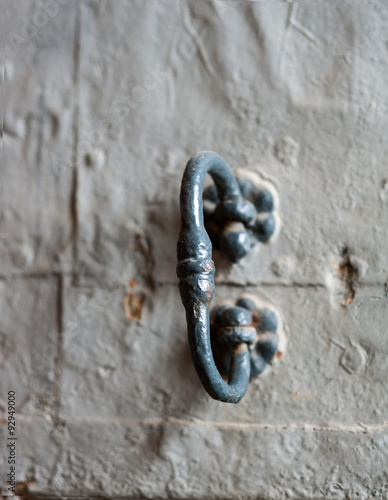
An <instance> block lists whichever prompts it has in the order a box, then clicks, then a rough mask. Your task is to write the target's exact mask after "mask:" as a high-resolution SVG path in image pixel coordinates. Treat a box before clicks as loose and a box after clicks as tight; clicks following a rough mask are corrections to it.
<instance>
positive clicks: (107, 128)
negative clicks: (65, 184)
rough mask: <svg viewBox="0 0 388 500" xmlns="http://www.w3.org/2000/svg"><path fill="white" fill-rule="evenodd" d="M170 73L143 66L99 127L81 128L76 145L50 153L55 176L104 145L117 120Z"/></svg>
mask: <svg viewBox="0 0 388 500" xmlns="http://www.w3.org/2000/svg"><path fill="white" fill-rule="evenodd" d="M171 75H172V71H171V70H167V71H165V70H161V69H160V67H159V66H156V67H155V68H152V67H150V66H146V67H145V73H144V75H143V77H142V80H141V82H140V83H139V84H138V85H136V86H135V87H133V88H132V89H131V90H130V91H129V92H128V93H127V94H121V95H120V96H119V97H117V98H116V99H115V100H114V101H113V102H112V105H111V108H110V109H111V112H110V114H109V115H108V116H107V117H106V118H105V119H104V120H102V122H101V124H100V126H99V127H97V128H94V129H92V130H89V131H86V132H82V133H81V138H80V140H79V141H78V142H77V144H76V146H75V147H74V148H72V149H71V150H70V151H69V152H68V153H67V154H65V155H62V156H61V155H58V156H55V157H53V159H52V168H53V170H54V173H55V175H56V176H57V177H58V178H61V177H63V176H64V175H65V174H66V173H69V172H70V171H71V169H73V168H74V167H75V165H76V164H77V162H78V161H85V157H86V156H87V155H89V154H90V153H91V152H92V151H94V150H95V149H96V148H100V147H103V146H105V141H106V139H107V138H108V137H112V136H113V137H115V136H117V135H118V134H119V123H120V121H123V120H126V119H128V118H129V116H130V113H131V111H133V110H135V109H136V108H137V107H138V106H139V105H141V103H143V102H144V101H145V100H146V99H147V98H148V96H149V95H150V93H152V92H154V91H155V90H156V89H157V88H158V87H159V86H161V85H162V84H163V83H164V82H165V81H167V80H168V79H169V78H171ZM122 168H124V166H122Z"/></svg>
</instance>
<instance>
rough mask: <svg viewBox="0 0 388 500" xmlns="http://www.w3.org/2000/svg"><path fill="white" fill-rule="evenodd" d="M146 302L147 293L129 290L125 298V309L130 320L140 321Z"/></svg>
mask: <svg viewBox="0 0 388 500" xmlns="http://www.w3.org/2000/svg"><path fill="white" fill-rule="evenodd" d="M144 303H145V295H144V294H143V293H138V294H136V293H133V292H128V293H127V295H126V297H125V298H124V311H125V315H126V317H127V318H128V319H129V320H130V321H138V320H139V319H141V315H142V312H143V306H144Z"/></svg>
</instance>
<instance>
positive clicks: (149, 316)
mask: <svg viewBox="0 0 388 500" xmlns="http://www.w3.org/2000/svg"><path fill="white" fill-rule="evenodd" d="M1 3H2V12H3V14H4V15H2V16H1V19H0V23H1V35H2V40H3V41H2V45H3V47H4V48H5V50H4V58H3V59H2V61H1V64H2V65H3V66H4V69H5V73H4V74H5V82H4V85H3V88H2V93H1V100H2V109H3V110H4V113H3V147H2V164H1V219H0V224H1V226H0V244H1V252H0V274H1V280H0V292H1V293H0V304H1V315H0V335H1V337H0V339H1V352H0V388H1V394H0V397H1V400H0V404H1V407H0V411H1V412H2V414H1V418H2V419H3V418H5V417H6V414H5V413H4V409H5V397H6V393H7V390H9V389H14V390H15V391H16V394H17V403H18V409H19V413H18V416H17V426H18V427H17V429H18V431H17V435H18V466H17V479H18V481H20V483H22V485H21V486H20V487H19V488H20V489H23V487H24V486H23V485H25V484H26V483H27V482H28V489H29V491H30V492H35V493H36V495H37V496H38V497H39V496H43V495H45V494H46V495H47V494H56V495H59V496H61V495H62V496H65V495H75V496H78V497H82V496H83V497H88V496H89V497H91V496H95V495H101V496H105V497H114V498H117V497H118V496H123V497H128V498H140V497H147V498H203V499H205V498H206V499H208V498H217V499H226V498H243V499H245V498H260V499H261V498H263V499H271V500H275V499H286V498H292V499H301V498H303V499H312V498H315V499H316V498H328V499H333V500H334V499H335V500H337V499H339V500H342V499H349V498H351V499H365V500H366V499H370V498H381V499H385V498H387V497H388V477H387V473H386V464H387V458H388V456H387V455H388V453H387V445H388V442H387V425H386V423H387V420H388V418H387V407H388V401H387V390H386V387H387V375H386V374H387V361H386V359H387V352H388V343H387V333H388V332H387V324H388V305H387V287H386V285H385V284H386V283H387V278H388V254H387V244H386V242H387V239H388V217H387V209H388V170H387V163H386V158H387V142H386V137H387V133H388V130H387V120H386V116H387V109H388V98H387V92H386V89H387V87H388V41H387V32H388V7H387V5H386V4H385V3H384V2H376V1H373V2H368V3H361V2H352V3H350V2H342V3H341V4H335V3H331V2H314V4H311V5H308V4H306V3H299V4H298V5H297V4H292V3H283V2H281V3H280V2H279V3H276V2H272V3H260V2H250V3H248V2H239V1H237V2H221V1H212V2H211V1H209V2H205V1H195V2H194V1H192V2H181V3H179V2H178V1H171V0H169V1H167V0H165V1H158V2H156V1H151V0H147V1H146V2H140V1H131V2H124V1H116V2H106V1H100V2H99V1H80V2H74V1H66V0H52V1H51V2H49V1H48V0H43V2H38V1H36V2H29V1H21V2H17V3H16V2H15V3H13V2H6V1H3V2H1ZM50 9H51V10H50ZM204 149H208V150H214V151H217V152H218V153H219V154H221V155H222V156H223V157H224V158H225V159H226V160H227V161H228V163H229V164H230V165H231V166H232V168H233V169H237V168H251V169H253V170H257V171H258V172H259V173H260V174H261V175H262V176H263V177H265V178H268V179H270V180H271V181H273V182H274V184H275V185H276V187H277V189H278V191H279V195H280V212H281V213H280V215H281V220H282V229H281V232H280V234H279V236H278V237H277V239H276V241H274V242H271V243H270V244H269V245H258V246H256V247H255V248H253V249H252V250H251V252H250V253H249V254H248V255H247V256H246V257H245V258H244V259H243V260H242V261H241V262H240V263H238V264H235V265H233V266H228V265H227V263H226V261H225V260H224V259H223V258H222V256H221V255H220V254H218V253H217V252H215V253H214V260H215V263H216V275H215V280H216V296H215V298H214V300H213V305H214V307H215V306H216V305H217V303H218V302H222V301H223V300H225V299H229V298H230V299H235V298H237V297H239V296H240V295H242V294H243V293H245V292H247V293H256V294H259V295H261V296H262V297H264V298H265V300H268V301H269V302H270V303H272V304H273V305H274V306H275V307H276V308H277V309H278V310H279V311H281V313H282V315H283V318H284V320H285V322H286V324H287V327H288V332H289V342H288V348H287V353H286V356H285V357H284V360H282V361H281V362H280V363H279V364H278V365H277V366H274V367H273V369H272V370H270V371H269V372H268V373H267V374H266V375H265V376H263V377H261V378H260V379H259V380H256V381H254V382H253V383H251V385H250V386H249V388H248V392H247V394H246V396H245V398H244V399H243V401H242V402H241V403H239V404H238V405H236V406H234V405H224V404H222V403H218V402H216V401H213V400H211V399H210V398H209V397H208V395H207V394H206V393H205V391H204V389H203V388H202V386H201V384H200V382H199V380H198V378H197V375H196V373H195V370H194V367H193V366H192V363H191V360H190V354H189V349H188V345H187V339H186V323H185V314H184V309H183V307H182V305H181V302H180V297H179V292H178V288H177V279H176V277H175V276H176V275H175V265H176V241H177V238H178V232H179V207H178V198H179V188H180V182H181V177H182V173H183V169H184V166H185V164H186V162H187V160H188V159H189V157H190V156H191V155H192V154H194V153H196V152H198V151H201V150H204ZM345 247H346V248H347V252H346V251H345V250H344V249H345ZM346 302H347V303H348V304H347V305H343V304H344V303H346ZM2 422H3V423H4V420H2ZM0 429H1V430H0V432H1V433H2V436H3V437H6V427H5V425H2V426H1V427H0ZM3 437H2V439H1V443H2V446H3V443H4V439H3ZM3 451H4V448H3V449H2V453H1V454H0V476H1V477H0V484H1V485H3V484H4V478H5V474H6V472H7V464H6V462H5V459H6V456H5V454H4V453H3Z"/></svg>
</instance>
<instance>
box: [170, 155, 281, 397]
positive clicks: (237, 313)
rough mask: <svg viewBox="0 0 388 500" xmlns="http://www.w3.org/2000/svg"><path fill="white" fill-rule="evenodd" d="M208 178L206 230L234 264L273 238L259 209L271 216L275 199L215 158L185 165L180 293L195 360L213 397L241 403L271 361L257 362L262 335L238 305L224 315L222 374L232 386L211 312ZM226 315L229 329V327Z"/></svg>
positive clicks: (195, 159)
mask: <svg viewBox="0 0 388 500" xmlns="http://www.w3.org/2000/svg"><path fill="white" fill-rule="evenodd" d="M207 173H208V174H210V176H211V177H212V179H213V181H214V183H215V189H213V192H210V191H207V196H206V200H207V202H208V203H207V205H208V206H207V209H206V216H207V222H208V225H207V227H209V228H210V229H209V232H211V233H212V234H213V236H214V237H215V239H216V241H217V245H218V246H219V247H220V249H221V251H223V252H224V253H225V254H226V255H227V256H228V257H229V258H230V260H232V261H234V262H237V261H238V260H240V259H241V258H242V257H243V256H244V255H245V254H246V253H247V252H248V251H249V249H250V248H251V246H252V240H253V238H255V239H256V240H259V241H260V238H261V241H265V240H268V239H269V237H270V236H271V235H272V234H273V233H274V230H275V225H276V224H275V223H273V224H272V225H271V224H268V223H267V226H271V227H270V228H269V230H268V227H267V230H266V229H265V227H264V226H265V224H264V225H263V224H262V223H261V219H260V216H259V215H258V209H257V207H258V205H259V207H264V208H265V209H266V212H265V210H263V212H265V213H270V214H271V213H272V211H273V210H274V204H275V203H274V201H273V200H272V205H271V199H270V198H271V196H268V194H267V195H264V197H263V195H260V194H259V191H258V190H257V189H256V191H255V187H254V185H253V184H252V182H251V181H249V182H251V184H249V186H248V187H249V188H250V189H248V188H247V183H246V182H245V184H244V183H242V182H240V183H239V182H238V181H237V179H236V178H235V177H234V176H233V174H232V171H231V169H230V167H229V166H228V165H227V164H226V163H225V161H224V160H223V159H222V158H221V157H220V156H219V155H218V154H216V153H213V152H203V153H199V154H198V155H196V156H193V157H192V158H191V159H190V160H189V162H188V164H187V166H186V169H185V172H184V175H183V180H182V187H181V195H180V207H181V218H182V227H181V232H180V235H179V240H178V245H177V254H178V265H177V275H178V278H179V291H180V294H181V298H182V302H183V305H184V306H185V308H186V319H187V326H188V336H189V344H190V350H191V356H192V359H193V362H194V366H195V368H196V370H197V373H198V375H199V377H200V379H201V381H202V383H203V385H204V387H205V389H206V391H207V392H208V393H209V394H210V396H212V397H213V398H214V399H217V400H220V401H224V402H230V403H237V402H238V401H240V400H241V398H242V397H243V396H244V394H245V392H246V390H247V386H248V383H249V379H250V376H251V374H258V373H261V372H262V371H263V369H264V368H265V365H266V362H269V359H267V360H266V358H265V356H263V355H262V354H260V356H259V357H257V356H256V357H257V360H256V361H252V359H253V358H252V354H254V353H257V351H254V346H255V345H256V343H257V335H258V331H257V329H256V326H255V325H254V322H253V313H252V311H251V309H250V308H249V307H245V308H244V306H242V307H240V306H237V307H234V308H232V311H229V312H228V311H226V312H225V311H224V312H223V313H222V314H221V316H220V318H221V322H222V328H221V330H222V339H223V344H222V345H223V347H225V348H227V350H228V356H226V357H225V356H223V358H224V361H223V365H222V366H223V368H224V370H223V371H225V370H226V371H227V372H228V375H229V377H228V382H226V381H225V380H224V379H223V377H222V376H221V374H220V372H219V370H218V367H217V365H216V362H215V360H214V357H213V352H212V341H211V339H210V321H209V307H210V303H211V300H212V298H213V295H214V271H215V267H214V262H213V260H212V243H211V240H210V238H209V235H208V233H207V231H206V229H205V222H204V210H203V186H204V180H205V176H206V174H207ZM248 180H249V179H248ZM241 188H242V189H243V190H244V189H245V191H246V195H247V197H249V196H251V197H252V193H253V192H254V195H253V198H254V199H252V201H249V200H247V199H244V197H243V195H242V192H241ZM261 191H263V190H261ZM209 194H210V196H209ZM269 194H270V195H271V193H269ZM260 196H261V197H262V199H261V201H260V202H259V203H255V201H257V200H256V198H257V197H260ZM267 218H268V217H266V219H267ZM266 219H265V220H266ZM263 227H264V229H263ZM258 235H259V236H258ZM263 235H264V236H263ZM251 306H252V304H251ZM244 311H245V312H244ZM225 315H226V317H227V318H229V320H230V324H225V321H226V320H225ZM219 326H220V325H218V323H217V320H216V322H215V331H217V332H218V333H219V331H220V328H219ZM218 333H217V335H218ZM271 342H272V344H271V345H272V351H273V349H274V346H275V344H274V340H273V339H270V342H269V343H268V342H267V344H266V345H267V347H266V349H267V351H268V349H270V347H269V346H270V343H271ZM213 344H214V338H213ZM221 351H222V349H221V350H220V349H218V350H217V352H218V354H221ZM267 351H266V352H267ZM272 351H271V352H272ZM268 352H269V351H268ZM267 358H268V356H267ZM221 364H222V363H221Z"/></svg>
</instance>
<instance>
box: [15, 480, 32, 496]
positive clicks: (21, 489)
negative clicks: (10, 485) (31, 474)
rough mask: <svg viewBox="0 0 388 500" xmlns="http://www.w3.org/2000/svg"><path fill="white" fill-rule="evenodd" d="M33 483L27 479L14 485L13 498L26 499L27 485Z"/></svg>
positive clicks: (27, 494)
mask: <svg viewBox="0 0 388 500" xmlns="http://www.w3.org/2000/svg"><path fill="white" fill-rule="evenodd" d="M32 483H35V480H34V479H27V480H25V481H20V482H18V483H16V486H15V496H17V497H21V498H22V499H23V498H27V497H28V496H29V495H30V492H29V489H28V485H29V484H32Z"/></svg>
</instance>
